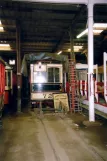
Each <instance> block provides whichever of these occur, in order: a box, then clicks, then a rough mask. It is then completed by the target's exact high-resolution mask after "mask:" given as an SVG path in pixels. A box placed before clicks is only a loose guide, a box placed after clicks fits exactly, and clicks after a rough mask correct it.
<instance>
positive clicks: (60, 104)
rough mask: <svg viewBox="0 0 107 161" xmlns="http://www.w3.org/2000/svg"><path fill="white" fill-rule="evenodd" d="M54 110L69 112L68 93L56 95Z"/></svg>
mask: <svg viewBox="0 0 107 161" xmlns="http://www.w3.org/2000/svg"><path fill="white" fill-rule="evenodd" d="M53 96H54V108H55V110H56V111H64V112H68V111H69V104H68V96H67V93H59V94H54V95H53Z"/></svg>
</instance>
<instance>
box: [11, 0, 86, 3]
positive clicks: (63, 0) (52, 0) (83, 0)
mask: <svg viewBox="0 0 107 161" xmlns="http://www.w3.org/2000/svg"><path fill="white" fill-rule="evenodd" d="M13 1H15V0H13ZM17 1H19V2H20V1H23V2H24V1H26V2H27V1H28V2H45V3H70V4H87V1H88V0H76V1H75V0H17Z"/></svg>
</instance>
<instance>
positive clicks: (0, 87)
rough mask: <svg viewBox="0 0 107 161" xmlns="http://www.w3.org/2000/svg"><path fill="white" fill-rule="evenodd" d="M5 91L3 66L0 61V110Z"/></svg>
mask: <svg viewBox="0 0 107 161" xmlns="http://www.w3.org/2000/svg"><path fill="white" fill-rule="evenodd" d="M4 91H5V64H4V62H3V61H2V60H0V109H2V107H3V104H4V103H3V102H4Z"/></svg>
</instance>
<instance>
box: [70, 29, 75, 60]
mask: <svg viewBox="0 0 107 161" xmlns="http://www.w3.org/2000/svg"><path fill="white" fill-rule="evenodd" d="M69 36H70V49H71V51H70V59H73V60H75V56H74V41H73V31H72V27H70V32H69Z"/></svg>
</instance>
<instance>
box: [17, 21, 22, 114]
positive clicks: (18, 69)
mask: <svg viewBox="0 0 107 161" xmlns="http://www.w3.org/2000/svg"><path fill="white" fill-rule="evenodd" d="M16 52H17V113H20V112H21V53H20V52H21V51H20V23H19V21H16Z"/></svg>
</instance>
